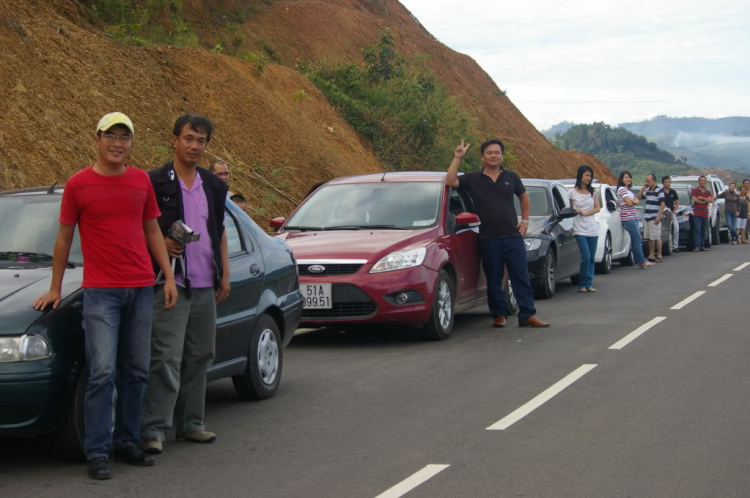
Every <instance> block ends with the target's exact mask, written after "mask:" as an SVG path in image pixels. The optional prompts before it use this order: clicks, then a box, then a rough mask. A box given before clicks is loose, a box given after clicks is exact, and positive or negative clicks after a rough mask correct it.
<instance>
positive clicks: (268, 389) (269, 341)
mask: <svg viewBox="0 0 750 498" xmlns="http://www.w3.org/2000/svg"><path fill="white" fill-rule="evenodd" d="M281 344H282V342H281V334H280V333H279V326H278V324H277V323H276V320H274V319H273V317H271V316H270V315H269V314H267V313H264V314H263V316H261V317H260V320H258V324H257V325H256V327H255V330H254V331H253V336H252V337H251V338H250V351H248V354H247V366H246V367H245V371H244V372H243V373H242V375H235V376H234V377H232V384H234V389H235V391H237V394H238V395H239V396H240V397H241V398H243V399H250V400H261V399H268V398H271V397H272V396H273V395H274V394H276V391H277V390H278V388H279V383H280V382H281V370H282V367H283V365H284V355H283V349H282V346H281Z"/></svg>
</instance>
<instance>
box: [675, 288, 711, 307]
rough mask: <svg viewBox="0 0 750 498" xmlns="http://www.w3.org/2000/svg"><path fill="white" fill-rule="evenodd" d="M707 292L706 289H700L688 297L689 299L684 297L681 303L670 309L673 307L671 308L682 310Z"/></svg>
mask: <svg viewBox="0 0 750 498" xmlns="http://www.w3.org/2000/svg"><path fill="white" fill-rule="evenodd" d="M705 293H706V291H698V292H696V293H695V294H693V295H692V296H690V297H688V298H687V299H683V300H682V301H680V302H679V303H677V304H675V305H674V306H672V307H671V308H669V309H671V310H681V309H682V308H684V307H685V306H687V305H688V304H690V303H692V302H693V301H695V300H696V299H698V298H699V297H701V296H702V295H703V294H705Z"/></svg>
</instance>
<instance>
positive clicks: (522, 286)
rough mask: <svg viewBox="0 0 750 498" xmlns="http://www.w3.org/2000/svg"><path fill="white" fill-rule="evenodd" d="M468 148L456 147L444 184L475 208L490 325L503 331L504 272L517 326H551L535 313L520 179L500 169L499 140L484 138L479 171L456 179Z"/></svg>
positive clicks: (525, 199) (501, 147)
mask: <svg viewBox="0 0 750 498" xmlns="http://www.w3.org/2000/svg"><path fill="white" fill-rule="evenodd" d="M469 145H471V144H467V145H464V142H463V140H461V145H459V146H458V147H456V152H455V154H454V156H453V162H452V163H451V165H450V166H449V167H448V174H447V175H446V177H445V184H446V185H448V186H449V187H453V188H458V189H459V190H463V191H466V192H468V193H469V195H471V198H472V200H473V201H474V209H475V211H476V213H477V214H478V215H479V219H480V220H481V222H482V224H481V225H480V226H479V245H480V249H481V253H482V267H483V268H484V273H485V274H486V275H487V300H488V301H489V308H490V313H492V316H493V318H494V322H493V323H492V326H493V327H504V326H505V317H506V315H507V314H508V305H507V303H506V302H505V294H504V293H503V288H502V281H503V274H504V273H505V268H506V267H507V268H508V275H509V276H510V281H511V283H512V284H513V293H514V294H515V297H516V301H517V302H518V308H519V311H518V325H519V326H521V327H549V326H550V324H549V323H545V322H543V321H541V320H539V319H538V318H537V317H536V316H535V315H536V309H534V293H533V291H532V289H531V283H530V282H529V269H528V265H527V262H526V246H525V245H524V243H523V236H524V235H525V234H526V230H528V228H529V212H530V210H531V205H530V203H529V195H528V194H527V193H526V188H524V186H523V183H521V179H520V178H519V176H518V175H517V174H516V173H515V172H513V171H506V170H505V169H503V168H502V166H501V164H502V162H503V152H505V146H504V145H503V143H502V142H501V141H500V140H488V141H487V142H485V143H483V144H482V145H481V147H480V151H481V154H482V165H483V166H484V167H483V168H482V169H481V170H480V171H472V172H470V173H466V174H465V175H462V176H460V177H459V176H458V167H459V166H460V164H461V161H462V160H463V158H464V156H465V155H466V151H467V150H468V148H469ZM513 196H518V200H519V201H520V202H521V222H520V223H519V222H518V215H517V214H516V208H515V206H514V204H513Z"/></svg>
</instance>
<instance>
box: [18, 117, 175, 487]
mask: <svg viewBox="0 0 750 498" xmlns="http://www.w3.org/2000/svg"><path fill="white" fill-rule="evenodd" d="M133 136H134V128H133V123H132V121H131V120H130V118H128V117H127V116H126V115H125V114H123V113H121V112H113V113H109V114H107V115H105V116H104V117H102V118H101V120H100V121H99V124H98V125H97V127H96V136H95V137H94V142H95V144H96V148H97V152H98V158H97V160H96V162H95V163H94V164H92V165H91V166H89V167H87V168H84V169H82V170H81V171H79V172H78V173H76V174H75V175H73V176H72V177H71V178H70V179H68V181H67V183H66V184H65V191H64V192H63V199H62V204H61V206H60V228H59V231H58V234H57V242H56V243H55V249H54V255H53V265H52V282H51V284H50V291H49V292H48V293H47V294H44V295H43V296H39V297H38V298H36V299H35V300H34V303H33V306H34V308H35V309H38V310H43V309H44V308H46V307H47V305H48V304H51V305H52V307H53V308H57V306H58V305H59V304H60V292H61V288H62V280H63V274H64V273H65V267H66V264H67V261H68V255H69V253H70V245H71V242H72V240H73V234H74V231H75V227H76V225H78V229H79V232H80V235H81V249H82V250H83V257H84V259H85V260H86V264H85V265H84V266H83V330H84V339H85V340H84V346H85V347H84V352H85V355H86V365H85V369H86V372H87V373H86V379H87V380H86V391H85V394H84V397H83V422H84V426H85V428H86V430H85V434H84V435H83V441H82V442H83V450H84V453H85V455H86V466H87V468H88V475H89V477H90V478H92V479H98V480H103V479H110V478H111V477H112V471H111V469H110V468H109V446H110V444H111V445H112V446H114V454H115V458H117V459H119V460H121V461H123V462H125V463H128V464H130V465H139V466H150V465H153V464H154V458H153V457H151V456H149V455H146V454H145V453H143V452H142V451H141V450H139V449H138V446H137V445H138V438H139V432H140V428H141V409H142V403H143V393H144V392H145V391H146V381H147V379H148V364H149V351H150V349H151V321H152V308H153V307H155V306H156V304H155V303H154V298H153V296H154V269H153V267H152V266H151V258H150V257H149V250H150V251H151V254H152V255H153V257H154V260H155V261H156V263H157V267H158V268H160V269H161V271H162V272H163V273H164V275H165V282H164V292H163V293H162V295H161V301H160V302H159V303H158V306H159V307H160V308H166V309H169V308H172V307H173V306H174V305H175V301H176V299H177V289H176V288H175V279H174V276H173V275H172V269H171V267H170V265H169V257H168V256H167V248H166V247H165V244H164V238H163V237H162V235H161V230H159V224H158V223H157V221H156V219H157V218H158V217H159V215H160V213H159V208H158V206H157V204H156V197H155V195H154V190H153V188H152V186H151V182H150V181H149V178H148V174H147V173H146V172H145V171H141V170H139V169H138V168H134V167H133V166H131V165H129V164H127V163H126V161H127V160H128V157H129V156H130V150H131V146H132V144H133ZM63 354H64V353H63ZM115 386H116V387H117V395H118V396H117V403H116V404H115V403H114V392H115ZM113 410H114V411H115V426H114V431H113V430H112V411H113Z"/></svg>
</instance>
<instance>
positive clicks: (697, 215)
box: [690, 175, 716, 252]
mask: <svg viewBox="0 0 750 498" xmlns="http://www.w3.org/2000/svg"><path fill="white" fill-rule="evenodd" d="M707 181H708V179H707V178H706V177H705V176H703V175H701V176H700V177H698V186H697V187H696V188H694V189H693V190H692V192H690V198H691V199H692V201H693V241H694V244H695V248H694V249H693V252H698V251H708V249H707V248H706V247H705V244H706V230H707V229H708V205H709V204H711V203H712V202H714V201H715V200H716V199H714V197H713V196H712V195H711V191H710V190H708V189H706V182H707Z"/></svg>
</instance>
